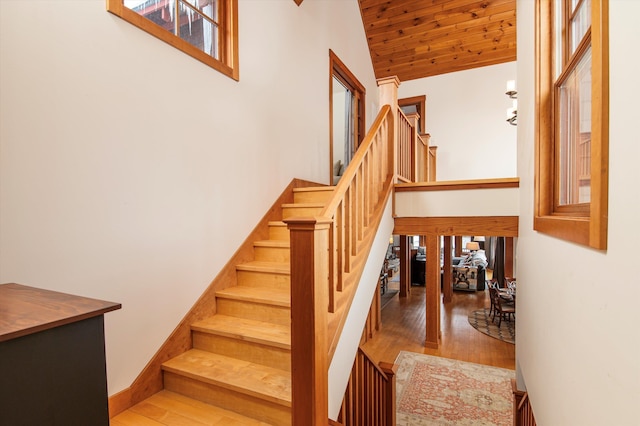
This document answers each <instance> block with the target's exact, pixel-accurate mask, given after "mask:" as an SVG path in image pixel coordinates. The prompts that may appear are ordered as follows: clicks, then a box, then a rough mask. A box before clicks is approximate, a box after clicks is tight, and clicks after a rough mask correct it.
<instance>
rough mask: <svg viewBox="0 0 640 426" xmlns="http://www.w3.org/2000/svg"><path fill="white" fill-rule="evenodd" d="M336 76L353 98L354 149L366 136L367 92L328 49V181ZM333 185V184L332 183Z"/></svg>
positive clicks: (331, 176)
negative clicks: (334, 78) (351, 93)
mask: <svg viewBox="0 0 640 426" xmlns="http://www.w3.org/2000/svg"><path fill="white" fill-rule="evenodd" d="M334 76H336V77H337V78H338V80H340V81H341V82H342V83H343V84H345V85H346V87H348V88H349V90H351V92H353V95H354V98H355V103H356V105H355V111H354V114H355V116H354V119H355V123H354V132H355V134H354V143H355V149H356V150H357V149H358V146H360V143H361V142H362V140H363V139H364V137H365V136H366V129H365V117H366V115H365V97H366V93H367V90H366V88H365V87H364V86H363V85H362V83H360V81H359V80H358V79H357V78H356V76H355V75H354V74H353V73H352V72H351V71H350V70H349V68H347V66H346V65H345V64H344V62H342V61H341V60H340V58H338V55H336V54H335V53H334V52H333V50H331V49H329V179H330V182H332V179H333V166H334V164H333V163H334V161H333V77H334ZM332 183H333V182H332Z"/></svg>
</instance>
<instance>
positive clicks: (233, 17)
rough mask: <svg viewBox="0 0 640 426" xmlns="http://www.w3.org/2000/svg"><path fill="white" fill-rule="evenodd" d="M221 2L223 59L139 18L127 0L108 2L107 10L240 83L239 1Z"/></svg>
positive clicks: (220, 23) (228, 0) (145, 19)
mask: <svg viewBox="0 0 640 426" xmlns="http://www.w3.org/2000/svg"><path fill="white" fill-rule="evenodd" d="M218 1H219V2H220V6H221V7H220V16H219V18H218V19H219V27H218V28H219V35H218V36H219V37H220V39H221V43H220V49H219V50H220V53H219V56H220V58H219V59H216V58H214V57H213V56H210V55H209V54H207V53H205V52H204V51H202V50H200V49H199V48H197V47H195V46H193V45H192V44H190V43H189V42H187V41H185V40H183V39H181V38H180V37H179V36H176V35H175V34H173V33H171V32H169V31H167V30H165V29H164V28H162V27H160V26H159V25H157V24H155V23H154V22H153V21H151V20H149V19H147V18H145V17H144V16H142V15H139V14H138V13H136V12H135V11H133V10H131V9H129V8H128V7H126V6H125V5H124V0H107V10H108V11H109V12H111V13H113V14H114V15H116V16H119V17H120V18H122V19H124V20H125V21H127V22H129V23H130V24H132V25H134V26H136V27H138V28H140V29H142V30H144V31H146V32H147V33H149V34H151V35H153V36H154V37H156V38H158V39H160V40H162V41H164V42H166V43H167V44H169V45H171V46H173V47H175V48H176V49H178V50H181V51H182V52H184V53H185V54H187V55H189V56H191V57H193V58H194V59H197V60H198V61H200V62H202V63H204V64H206V65H208V66H210V67H211V68H213V69H215V70H217V71H219V72H221V73H222V74H224V75H226V76H227V77H230V78H232V79H234V80H236V81H239V80H240V68H239V53H238V0H218Z"/></svg>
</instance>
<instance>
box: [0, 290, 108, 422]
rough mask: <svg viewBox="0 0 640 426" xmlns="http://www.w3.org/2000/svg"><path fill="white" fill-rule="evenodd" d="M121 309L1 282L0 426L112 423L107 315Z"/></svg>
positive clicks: (104, 303)
mask: <svg viewBox="0 0 640 426" xmlns="http://www.w3.org/2000/svg"><path fill="white" fill-rule="evenodd" d="M119 308H120V305H119V304H115V303H111V302H104V301H99V300H95V299H87V298H83V297H78V296H73V295H68V294H64V293H57V292H52V291H47V290H41V289H36V288H33V287H27V286H22V285H19V284H3V285H0V377H1V379H0V425H16V426H17V425H20V426H31V425H33V426H45V425H46V426H58V425H60V426H69V425H78V426H80V425H91V426H102V425H104V426H108V425H109V409H108V395H107V377H106V367H105V346H104V316H103V314H104V313H106V312H109V311H112V310H115V309H119Z"/></svg>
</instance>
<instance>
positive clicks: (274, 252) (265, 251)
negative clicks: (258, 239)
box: [254, 247, 291, 262]
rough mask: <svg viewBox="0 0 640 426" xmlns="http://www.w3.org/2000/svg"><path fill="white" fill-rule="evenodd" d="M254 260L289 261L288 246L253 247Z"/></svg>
mask: <svg viewBox="0 0 640 426" xmlns="http://www.w3.org/2000/svg"><path fill="white" fill-rule="evenodd" d="M254 253H255V257H256V260H262V261H265V262H289V259H291V256H290V253H291V249H290V248H289V247H254Z"/></svg>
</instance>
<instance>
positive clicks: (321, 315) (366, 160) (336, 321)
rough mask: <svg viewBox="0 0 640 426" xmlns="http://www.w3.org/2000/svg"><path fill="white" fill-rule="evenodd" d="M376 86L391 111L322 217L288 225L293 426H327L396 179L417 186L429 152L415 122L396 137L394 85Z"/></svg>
mask: <svg viewBox="0 0 640 426" xmlns="http://www.w3.org/2000/svg"><path fill="white" fill-rule="evenodd" d="M394 84H395V85H394ZM379 85H380V91H381V95H380V100H381V103H383V104H386V105H385V106H383V107H382V109H381V110H380V112H379V114H378V117H377V118H376V120H375V121H374V123H373V125H372V127H371V129H370V130H369V132H368V133H367V136H366V137H365V139H364V140H363V142H362V143H361V144H360V147H359V148H358V150H357V152H356V154H355V155H354V157H353V159H352V160H351V162H350V163H349V166H348V167H347V169H346V170H345V172H344V174H343V176H342V177H341V179H340V181H339V183H338V185H337V186H336V188H335V189H334V191H333V195H332V197H331V199H330V200H329V201H328V202H327V204H326V206H325V208H324V209H323V211H322V212H321V213H320V214H319V215H318V216H317V217H302V218H289V219H287V220H286V222H287V224H288V227H289V230H290V241H291V248H290V250H291V371H292V383H291V387H292V401H291V404H292V410H291V411H292V424H293V425H294V426H301V425H304V426H316V425H326V424H327V413H328V367H329V364H330V363H331V360H332V358H333V355H334V353H335V350H336V347H337V345H338V341H339V340H340V335H341V333H342V329H343V327H344V325H345V321H346V318H347V314H348V312H349V310H350V308H351V303H352V301H353V298H354V295H355V292H356V290H357V288H358V285H359V282H360V279H361V276H362V273H363V271H364V267H365V264H366V261H367V257H368V254H369V251H370V249H371V246H372V244H373V239H374V237H375V234H376V231H377V228H378V226H379V223H380V220H381V218H382V214H383V212H384V210H385V206H386V204H387V201H388V199H389V196H390V194H391V192H392V189H393V185H394V183H395V182H396V179H398V180H402V181H403V182H412V181H413V178H414V176H418V175H420V173H417V172H416V171H415V170H416V164H418V163H420V164H423V163H424V162H426V161H427V155H426V150H425V151H423V153H422V154H421V155H422V159H421V160H420V161H417V160H416V158H417V157H416V154H415V153H414V150H415V145H414V142H415V141H416V134H417V133H416V130H415V128H414V127H413V126H412V125H411V123H403V124H402V126H403V130H402V134H400V133H399V129H398V125H397V124H398V121H399V119H398V117H399V115H398V114H397V111H398V107H397V87H398V81H397V79H394V80H390V79H388V80H387V81H384V82H383V81H380V82H379ZM407 159H408V160H407ZM421 167H426V166H424V165H422V166H421ZM401 176H402V177H401Z"/></svg>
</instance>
